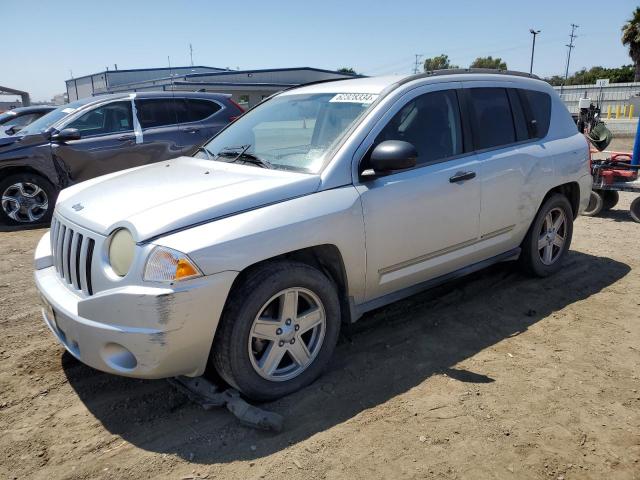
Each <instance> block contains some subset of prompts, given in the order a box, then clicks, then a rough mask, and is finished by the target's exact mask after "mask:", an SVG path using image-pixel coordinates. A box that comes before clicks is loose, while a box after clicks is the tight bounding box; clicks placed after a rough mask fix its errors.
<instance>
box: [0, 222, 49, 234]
mask: <svg viewBox="0 0 640 480" xmlns="http://www.w3.org/2000/svg"><path fill="white" fill-rule="evenodd" d="M38 228H49V223H34V224H29V225H3V224H2V223H0V232H20V231H22V230H37V229H38Z"/></svg>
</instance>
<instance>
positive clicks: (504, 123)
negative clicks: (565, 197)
mask: <svg viewBox="0 0 640 480" xmlns="http://www.w3.org/2000/svg"><path fill="white" fill-rule="evenodd" d="M463 92H464V94H463V96H464V98H465V101H466V106H467V110H468V112H469V118H470V123H471V130H472V134H473V143H474V149H475V151H476V158H477V159H478V161H479V162H480V172H481V174H480V175H479V178H480V188H481V192H482V193H481V196H482V202H481V209H480V240H481V245H482V248H483V251H484V253H485V256H486V257H490V256H493V255H498V254H500V253H503V252H504V251H506V250H509V249H511V248H515V247H517V246H518V245H519V244H520V242H521V241H522V238H523V237H524V235H525V234H526V231H527V229H528V227H529V225H530V223H531V220H532V218H533V216H534V215H535V210H536V209H537V206H538V205H537V201H536V197H537V195H538V193H537V192H538V190H539V184H540V181H541V178H543V177H545V176H549V175H552V174H553V164H552V161H551V160H550V159H549V157H548V155H545V152H544V147H543V146H542V145H541V143H540V142H536V139H535V138H532V135H531V129H532V125H531V124H530V123H529V124H528V123H527V118H528V117H527V112H525V109H524V107H523V103H522V101H521V96H520V94H519V93H518V90H517V89H516V88H513V87H512V84H510V83H509V82H504V83H501V82H482V81H481V82H466V83H465V89H464V90H463Z"/></svg>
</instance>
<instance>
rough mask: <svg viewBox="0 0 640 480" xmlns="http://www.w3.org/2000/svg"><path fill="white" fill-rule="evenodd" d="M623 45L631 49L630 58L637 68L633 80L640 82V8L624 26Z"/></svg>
mask: <svg viewBox="0 0 640 480" xmlns="http://www.w3.org/2000/svg"><path fill="white" fill-rule="evenodd" d="M622 44H623V45H626V46H628V47H629V56H630V57H631V60H633V64H634V66H635V73H634V76H633V79H634V81H635V82H640V7H636V9H635V10H634V11H633V16H632V17H631V18H630V19H629V20H627V23H625V24H624V25H623V26H622Z"/></svg>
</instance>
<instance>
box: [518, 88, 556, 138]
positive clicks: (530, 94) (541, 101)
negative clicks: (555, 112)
mask: <svg viewBox="0 0 640 480" xmlns="http://www.w3.org/2000/svg"><path fill="white" fill-rule="evenodd" d="M518 93H519V94H520V99H521V101H522V103H523V106H524V109H525V114H526V116H527V126H528V127H529V138H543V137H545V136H546V135H547V132H548V131H549V122H550V120H551V97H550V96H549V95H548V94H546V93H544V92H537V91H535V90H524V89H519V90H518Z"/></svg>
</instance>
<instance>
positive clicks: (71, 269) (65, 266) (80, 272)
mask: <svg viewBox="0 0 640 480" xmlns="http://www.w3.org/2000/svg"><path fill="white" fill-rule="evenodd" d="M81 230H82V229H78V228H77V227H74V226H73V225H71V224H66V222H65V221H64V219H61V218H59V217H57V216H56V217H54V219H53V220H52V221H51V233H50V235H51V254H52V255H53V263H54V266H55V269H56V271H57V273H58V275H59V276H60V278H62V279H63V280H64V281H65V283H67V284H68V285H69V288H73V289H75V290H80V291H82V292H83V293H84V294H85V295H93V290H92V285H91V264H92V260H93V258H92V256H93V247H94V246H95V239H93V238H91V236H89V235H87V234H86V231H85V232H83V233H81Z"/></svg>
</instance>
